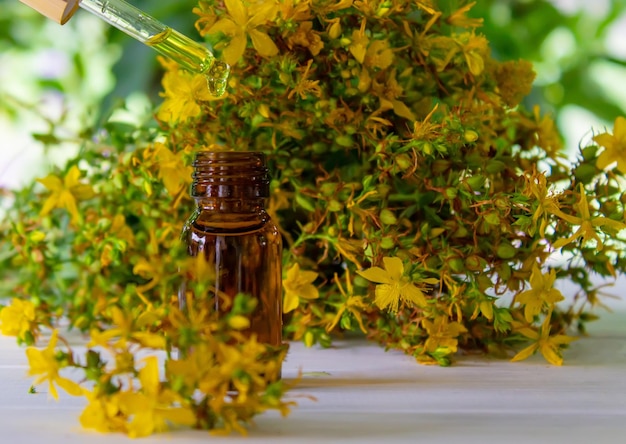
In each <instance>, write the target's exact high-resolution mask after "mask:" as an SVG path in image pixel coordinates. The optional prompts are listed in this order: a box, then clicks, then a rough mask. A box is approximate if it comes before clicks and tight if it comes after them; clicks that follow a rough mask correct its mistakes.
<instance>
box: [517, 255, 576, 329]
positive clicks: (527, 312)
mask: <svg viewBox="0 0 626 444" xmlns="http://www.w3.org/2000/svg"><path fill="white" fill-rule="evenodd" d="M555 279H556V271H555V270H554V269H551V270H550V271H549V272H548V273H547V274H543V273H542V272H541V269H540V268H539V266H538V265H537V264H535V265H534V266H533V271H532V273H531V274H530V286H531V288H530V289H529V290H526V291H523V292H522V293H520V294H518V295H517V296H516V297H515V300H516V301H517V302H519V303H520V304H522V305H524V317H525V318H526V321H528V322H532V321H533V318H534V317H535V316H537V315H538V314H540V313H541V310H542V309H543V307H544V306H545V305H546V304H548V306H552V305H553V304H555V303H557V302H559V301H562V300H563V299H565V298H564V297H563V295H562V294H561V292H560V291H559V290H557V289H556V288H554V287H553V285H554V280H555Z"/></svg>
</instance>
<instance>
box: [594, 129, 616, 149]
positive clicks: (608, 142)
mask: <svg viewBox="0 0 626 444" xmlns="http://www.w3.org/2000/svg"><path fill="white" fill-rule="evenodd" d="M593 141H594V142H595V143H597V144H598V145H600V146H603V147H604V148H607V149H609V150H611V151H612V148H613V144H614V141H615V138H614V137H613V136H612V135H611V134H609V133H602V134H598V135H597V136H595V137H594V138H593Z"/></svg>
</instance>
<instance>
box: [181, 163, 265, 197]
mask: <svg viewBox="0 0 626 444" xmlns="http://www.w3.org/2000/svg"><path fill="white" fill-rule="evenodd" d="M193 167H194V172H193V176H192V177H193V184H192V187H191V196H192V197H194V198H202V197H216V198H231V199H255V198H267V197H269V183H270V178H269V172H268V169H267V166H266V165H265V155H264V154H263V153H260V152H252V151H251V152H239V151H201V152H199V153H197V154H196V157H195V160H194V162H193Z"/></svg>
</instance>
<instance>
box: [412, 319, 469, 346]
mask: <svg viewBox="0 0 626 444" xmlns="http://www.w3.org/2000/svg"><path fill="white" fill-rule="evenodd" d="M422 327H424V329H425V330H426V332H427V333H428V339H426V342H425V343H424V351H426V352H430V353H432V352H435V351H436V350H437V349H438V348H445V349H447V351H448V352H449V353H456V350H457V347H458V343H459V340H458V337H459V336H460V335H461V334H462V333H466V332H467V329H466V328H465V327H464V326H463V325H462V324H460V323H459V322H456V321H454V322H450V320H449V319H448V317H447V316H437V317H436V318H435V319H434V320H433V321H431V320H429V319H426V318H424V319H422Z"/></svg>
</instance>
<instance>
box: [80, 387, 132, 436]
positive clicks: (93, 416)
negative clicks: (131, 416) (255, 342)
mask: <svg viewBox="0 0 626 444" xmlns="http://www.w3.org/2000/svg"><path fill="white" fill-rule="evenodd" d="M85 396H86V397H87V399H88V401H89V402H88V404H87V406H86V407H85V409H84V410H83V412H82V413H81V415H80V418H79V420H80V424H81V425H82V426H83V427H84V428H86V429H94V430H97V431H98V432H100V433H109V432H126V421H127V420H128V418H127V417H126V416H125V415H124V413H123V412H121V411H120V393H119V392H117V393H113V394H111V395H108V394H107V395H104V396H98V393H97V392H96V391H94V392H89V391H85Z"/></svg>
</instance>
